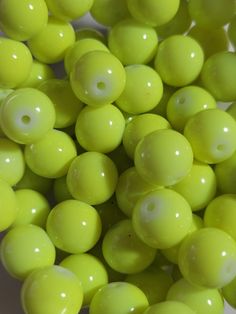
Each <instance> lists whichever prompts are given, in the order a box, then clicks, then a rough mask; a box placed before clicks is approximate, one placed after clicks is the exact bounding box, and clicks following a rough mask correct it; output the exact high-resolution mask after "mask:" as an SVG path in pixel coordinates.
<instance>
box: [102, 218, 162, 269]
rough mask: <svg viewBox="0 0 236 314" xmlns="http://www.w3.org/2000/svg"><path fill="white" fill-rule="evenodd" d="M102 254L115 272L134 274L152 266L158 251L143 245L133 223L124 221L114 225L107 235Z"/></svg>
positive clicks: (104, 239) (127, 220)
mask: <svg viewBox="0 0 236 314" xmlns="http://www.w3.org/2000/svg"><path fill="white" fill-rule="evenodd" d="M102 253H103V256H104V258H105V260H106V262H107V263H108V265H109V266H110V267H111V268H113V269H114V270H116V271H118V272H120V273H124V274H134V273H138V272H140V271H143V270H144V269H146V268H147V267H148V266H150V265H151V263H152V262H153V260H154V258H155V255H156V249H154V248H151V247H150V246H148V245H146V244H145V243H143V242H142V241H141V240H140V239H139V237H138V236H137V234H136V233H135V231H134V228H133V226H132V221H131V220H129V219H124V220H121V221H120V222H118V223H116V224H115V225H113V227H112V228H111V229H110V230H108V231H107V233H106V234H105V236H104V238H103V242H102Z"/></svg>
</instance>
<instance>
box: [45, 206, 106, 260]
mask: <svg viewBox="0 0 236 314" xmlns="http://www.w3.org/2000/svg"><path fill="white" fill-rule="evenodd" d="M101 228H102V225H101V219H100V217H99V214H98V213H97V211H96V209H95V208H94V207H92V206H90V205H88V204H86V203H84V202H80V201H77V200H66V201H63V202H61V203H58V204H57V205H56V206H55V207H54V208H53V209H52V210H51V212H50V214H49V215H48V219H47V225H46V229H47V233H48V235H49V237H50V238H51V240H52V242H53V243H54V245H55V246H56V247H57V248H59V249H61V250H63V251H65V252H68V253H72V254H77V253H84V252H87V251H88V250H90V249H91V248H92V247H93V246H94V245H95V244H96V243H97V241H98V240H99V238H100V235H101ZM78 239H79V240H78Z"/></svg>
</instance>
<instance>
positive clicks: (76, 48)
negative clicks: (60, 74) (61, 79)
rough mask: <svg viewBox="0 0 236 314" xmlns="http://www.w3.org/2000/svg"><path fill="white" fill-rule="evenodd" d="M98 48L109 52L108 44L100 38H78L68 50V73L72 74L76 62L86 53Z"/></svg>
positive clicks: (65, 61)
mask: <svg viewBox="0 0 236 314" xmlns="http://www.w3.org/2000/svg"><path fill="white" fill-rule="evenodd" d="M96 50H99V51H106V52H109V50H108V48H107V46H106V45H105V44H103V43H102V42H101V41H100V40H98V39H94V38H85V39H80V40H77V41H76V42H75V43H74V45H73V46H71V47H70V48H69V49H68V50H67V52H66V55H65V59H64V65H65V70H66V73H67V74H68V75H70V72H71V71H72V69H73V68H74V66H75V64H76V62H77V61H78V60H79V59H80V58H81V57H82V56H83V55H84V54H86V53H87V52H90V51H96Z"/></svg>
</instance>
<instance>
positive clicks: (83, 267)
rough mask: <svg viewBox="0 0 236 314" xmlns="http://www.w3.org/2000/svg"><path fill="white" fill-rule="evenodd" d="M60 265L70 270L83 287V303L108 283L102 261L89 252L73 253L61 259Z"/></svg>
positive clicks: (86, 302)
mask: <svg viewBox="0 0 236 314" xmlns="http://www.w3.org/2000/svg"><path fill="white" fill-rule="evenodd" d="M60 266H62V267H65V268H67V269H69V270H70V271H72V272H73V273H74V274H76V276H77V277H78V279H79V281H80V282H81V286H82V289H83V294H84V298H83V305H88V304H90V302H91V299H92V297H93V296H94V294H95V293H96V292H97V291H98V289H100V288H101V287H103V286H105V285H106V284H107V283H108V275H107V271H106V268H105V266H104V265H103V264H102V262H101V261H100V260H99V259H98V258H96V257H95V256H93V255H91V254H87V253H84V254H75V255H70V256H68V257H66V258H65V259H63V261H62V262H61V263H60Z"/></svg>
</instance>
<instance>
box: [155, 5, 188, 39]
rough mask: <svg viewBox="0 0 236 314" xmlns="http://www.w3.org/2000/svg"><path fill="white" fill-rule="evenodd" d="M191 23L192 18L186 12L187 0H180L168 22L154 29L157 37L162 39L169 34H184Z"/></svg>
mask: <svg viewBox="0 0 236 314" xmlns="http://www.w3.org/2000/svg"><path fill="white" fill-rule="evenodd" d="M163 3H164V2H163ZM166 5H167V4H166ZM191 23H192V19H191V17H190V15H189V12H188V1H187V0H180V3H179V8H178V11H177V12H176V14H175V16H174V17H173V18H172V19H171V20H170V21H169V22H167V23H165V24H163V25H161V26H157V27H156V31H157V34H158V36H159V39H160V40H163V39H165V38H167V37H169V36H171V35H176V34H184V33H185V32H186V31H187V30H188V29H189V27H190V25H191Z"/></svg>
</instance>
